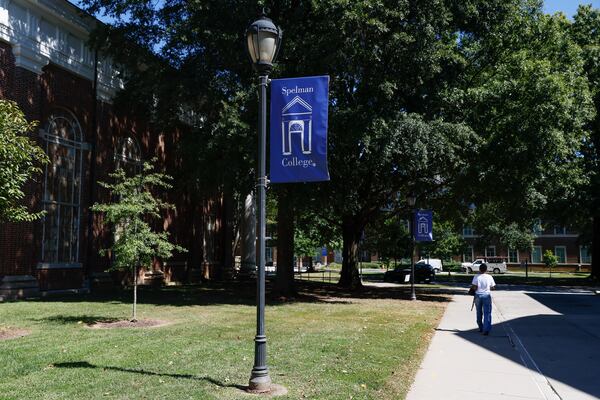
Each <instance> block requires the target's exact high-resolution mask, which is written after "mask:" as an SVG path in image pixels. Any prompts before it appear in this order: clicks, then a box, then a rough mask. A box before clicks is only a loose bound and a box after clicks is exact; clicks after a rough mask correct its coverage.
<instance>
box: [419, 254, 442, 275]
mask: <svg viewBox="0 0 600 400" xmlns="http://www.w3.org/2000/svg"><path fill="white" fill-rule="evenodd" d="M417 264H429V265H431V266H432V267H433V269H434V270H435V273H436V274H437V273H438V272H440V271H443V270H444V266H443V265H442V260H440V259H439V258H422V259H420V260H419V261H417Z"/></svg>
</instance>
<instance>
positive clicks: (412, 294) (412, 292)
mask: <svg viewBox="0 0 600 400" xmlns="http://www.w3.org/2000/svg"><path fill="white" fill-rule="evenodd" d="M410 218H411V221H409V226H410V239H411V242H412V248H411V249H410V277H411V279H410V299H411V300H416V299H417V295H416V293H415V235H414V229H415V226H414V225H415V224H414V221H413V220H414V217H413V215H412V214H411V216H410Z"/></svg>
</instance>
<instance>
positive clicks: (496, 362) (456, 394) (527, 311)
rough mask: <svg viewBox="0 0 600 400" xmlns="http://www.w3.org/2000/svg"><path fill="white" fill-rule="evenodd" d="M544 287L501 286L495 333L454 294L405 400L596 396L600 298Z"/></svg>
mask: <svg viewBox="0 0 600 400" xmlns="http://www.w3.org/2000/svg"><path fill="white" fill-rule="evenodd" d="M544 290H547V289H542V290H539V289H535V288H527V289H525V290H499V291H496V292H495V293H494V308H493V324H494V326H493V329H492V332H491V334H490V336H483V335H481V334H480V333H479V332H477V329H476V324H475V311H474V310H473V311H470V309H471V301H472V297H470V296H467V295H455V296H454V297H453V301H452V302H451V303H450V304H449V305H448V308H447V310H446V313H445V314H444V317H443V319H442V321H441V323H440V325H439V327H438V329H437V330H436V332H435V335H434V337H433V339H432V342H431V344H430V347H429V350H428V351H427V354H426V356H425V359H424V360H423V363H422V365H421V368H420V370H419V371H418V372H417V376H416V379H415V382H414V383H413V386H412V388H411V390H410V392H409V394H408V396H407V400H429V399H431V400H433V399H435V400H439V399H444V400H453V399H457V400H458V399H460V400H471V399H472V400H483V399H485V400H494V399H503V400H505V399H520V400H523V399H542V400H591V399H599V398H600V380H599V379H598V368H599V364H598V363H599V362H600V336H599V335H600V296H594V295H591V294H590V293H589V292H587V293H582V291H577V290H562V291H551V292H546V291H544Z"/></svg>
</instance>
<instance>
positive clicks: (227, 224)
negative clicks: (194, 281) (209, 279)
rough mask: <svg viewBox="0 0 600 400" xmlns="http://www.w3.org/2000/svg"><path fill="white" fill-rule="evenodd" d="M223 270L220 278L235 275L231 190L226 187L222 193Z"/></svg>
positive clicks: (230, 277) (228, 277)
mask: <svg viewBox="0 0 600 400" xmlns="http://www.w3.org/2000/svg"><path fill="white" fill-rule="evenodd" d="M223 214H224V215H223V229H224V232H223V254H222V257H221V259H222V260H223V270H222V273H221V274H219V275H220V278H221V279H232V278H233V277H234V275H235V268H234V257H233V239H234V237H233V228H234V220H233V219H234V215H233V194H232V192H231V190H228V189H226V190H225V192H224V194H223Z"/></svg>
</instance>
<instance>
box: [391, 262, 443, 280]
mask: <svg viewBox="0 0 600 400" xmlns="http://www.w3.org/2000/svg"><path fill="white" fill-rule="evenodd" d="M434 280H435V268H433V266H431V265H429V264H423V263H417V264H415V282H426V283H431V282H433V281H434ZM383 281H384V282H399V283H408V282H410V268H406V266H400V267H396V268H395V269H393V270H390V271H387V272H386V273H385V274H384V275H383Z"/></svg>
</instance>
